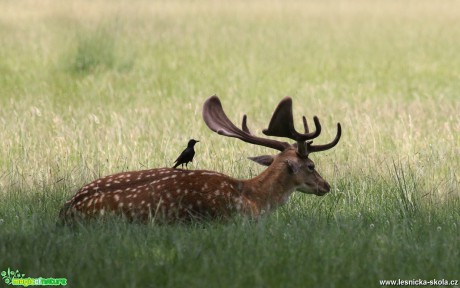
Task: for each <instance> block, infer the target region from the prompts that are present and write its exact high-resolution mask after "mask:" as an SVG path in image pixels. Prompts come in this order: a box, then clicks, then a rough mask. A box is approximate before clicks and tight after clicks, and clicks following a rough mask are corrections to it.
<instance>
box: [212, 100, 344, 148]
mask: <svg viewBox="0 0 460 288" xmlns="http://www.w3.org/2000/svg"><path fill="white" fill-rule="evenodd" d="M203 119H204V122H205V123H206V125H208V127H209V128H210V129H211V130H212V131H214V132H217V133H218V134H220V135H224V136H228V137H235V138H238V139H240V140H243V141H245V142H248V143H251V144H256V145H260V146H264V147H268V148H273V149H276V150H278V151H284V150H285V149H287V148H290V147H296V148H297V152H298V154H299V155H301V156H307V155H308V154H309V153H313V152H319V151H324V150H328V149H331V148H332V147H334V146H335V145H336V144H337V143H338V142H339V140H340V137H341V135H342V128H341V126H340V123H337V134H336V136H335V139H334V140H333V141H332V142H330V143H328V144H324V145H313V144H312V143H313V141H309V140H312V139H314V138H316V137H318V136H319V135H320V133H321V124H320V122H319V119H318V117H316V116H314V117H313V122H314V123H315V131H313V132H310V131H309V128H308V124H307V119H306V118H305V116H303V117H302V120H303V126H304V130H305V133H299V132H297V131H296V130H295V128H294V120H293V116H292V99H291V98H290V97H284V98H283V99H282V100H281V101H280V103H279V104H278V106H277V107H276V109H275V111H274V112H273V116H272V118H271V120H270V123H269V125H268V128H267V129H264V130H263V131H262V132H263V133H264V134H265V135H267V136H276V137H285V138H289V139H292V140H294V141H296V143H295V144H289V143H286V142H281V141H277V140H272V139H267V138H261V137H257V136H254V135H253V134H251V132H250V131H249V129H248V127H247V117H246V115H244V116H243V123H242V129H243V130H241V129H239V128H237V127H236V126H235V125H234V124H233V123H232V122H231V121H230V120H229V119H228V117H227V115H226V114H225V112H224V110H223V109H222V104H221V103H220V100H219V98H218V97H217V96H215V95H214V96H212V97H210V98H209V99H208V100H206V102H205V103H204V106H203ZM307 141H308V142H307Z"/></svg>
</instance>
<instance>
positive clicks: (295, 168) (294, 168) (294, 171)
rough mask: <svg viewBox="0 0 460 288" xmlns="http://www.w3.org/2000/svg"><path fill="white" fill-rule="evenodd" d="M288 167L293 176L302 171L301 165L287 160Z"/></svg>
mask: <svg viewBox="0 0 460 288" xmlns="http://www.w3.org/2000/svg"><path fill="white" fill-rule="evenodd" d="M286 166H287V168H288V170H289V173H291V174H297V173H298V172H299V170H300V165H299V163H297V162H294V161H291V160H286Z"/></svg>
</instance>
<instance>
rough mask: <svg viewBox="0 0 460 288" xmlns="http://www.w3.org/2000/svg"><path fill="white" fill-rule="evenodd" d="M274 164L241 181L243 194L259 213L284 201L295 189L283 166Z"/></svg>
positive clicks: (267, 210) (271, 208) (269, 209)
mask: <svg viewBox="0 0 460 288" xmlns="http://www.w3.org/2000/svg"><path fill="white" fill-rule="evenodd" d="M274 164H275V163H273V164H272V165H270V166H269V167H268V168H267V169H266V170H265V171H263V172H262V173H261V174H260V175H258V176H256V177H255V178H252V179H248V180H244V181H243V183H244V195H245V197H246V198H247V199H248V200H249V201H250V202H251V203H252V204H253V205H254V206H255V207H254V208H256V209H255V210H256V211H258V212H259V214H263V213H266V212H269V211H271V210H273V209H275V208H276V207H278V206H280V205H282V204H284V203H286V201H287V200H288V199H289V196H290V195H291V194H292V192H294V190H295V186H294V185H293V183H292V181H291V180H290V179H289V174H287V173H286V171H285V167H280V166H281V165H274ZM253 210H254V209H253Z"/></svg>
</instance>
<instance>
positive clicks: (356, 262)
mask: <svg viewBox="0 0 460 288" xmlns="http://www.w3.org/2000/svg"><path fill="white" fill-rule="evenodd" d="M459 8H460V7H459V4H458V2H456V1H447V0H442V1H438V2H436V3H434V2H431V1H404V2H396V1H392V2H389V1H383V0H382V1H380V0H375V1H358V0H356V1H351V2H350V1H340V0H334V1H323V2H319V1H318V2H316V1H303V2H302V1H288V2H262V1H249V2H245V1H238V2H228V3H226V2H222V1H217V2H215V1H204V0H203V1H202V0H199V1H193V2H182V1H155V2H153V3H150V2H149V1H136V2H128V1H115V2H110V3H109V2H106V1H102V0H98V1H91V2H88V1H77V0H75V1H70V2H68V1H67V2H65V3H64V2H63V3H58V2H53V1H42V2H37V3H36V2H33V1H22V2H17V1H4V2H1V3H0V139H1V142H0V255H1V256H0V272H1V271H3V270H5V269H7V268H8V267H10V268H12V269H19V270H20V271H21V272H22V273H25V274H26V276H28V277H66V278H67V279H68V280H69V286H70V287H108V286H113V287H144V286H145V287H183V286H186V287H189V286H190V287H203V286H206V287H375V286H378V283H379V282H378V280H379V279H398V278H400V279H408V280H410V279H419V278H420V279H427V280H430V279H449V280H450V279H459V275H460V268H459V267H460V262H459V259H460V252H459V240H460V239H459V235H460V233H459V227H458V226H459V225H460V223H459V222H460V221H459V220H460V212H459V211H460V197H459V196H460V195H459V190H460V185H459V182H460V178H459V177H460V175H459V173H458V171H460V157H459V155H460V150H459V149H460V148H459V147H460V146H459V143H460V136H459V135H460V114H459V113H458V111H460V100H459V99H460V96H459V91H460V69H459V67H460V58H459V57H458V51H460V40H459V39H460V25H457V23H458V19H459V17H460V9H459ZM213 94H217V95H219V96H220V97H221V99H222V102H223V105H224V109H225V110H226V111H227V113H228V115H229V116H230V118H231V119H232V120H234V121H235V122H236V123H239V122H240V121H241V118H242V115H243V114H245V113H247V114H248V118H249V119H248V125H249V127H250V128H251V129H252V130H253V131H255V132H256V133H258V134H261V130H262V128H265V127H266V126H267V124H268V122H267V121H268V120H269V118H270V115H271V112H272V111H273V109H274V108H275V105H276V104H277V103H278V101H279V100H280V99H281V98H282V97H283V96H285V95H290V96H292V97H293V99H294V113H295V117H296V121H298V122H296V124H297V125H298V126H299V127H300V123H301V118H300V116H301V115H303V114H305V115H306V116H307V118H308V119H311V117H312V116H313V115H318V116H319V117H320V119H321V120H322V124H323V131H324V132H323V134H324V135H321V137H320V139H318V141H317V142H318V143H319V142H321V141H323V142H326V141H329V140H330V139H331V138H332V137H333V135H334V133H335V123H336V122H338V121H340V122H341V124H342V126H343V130H344V135H343V138H342V140H341V142H340V143H339V145H338V146H337V147H335V148H334V149H333V150H330V151H328V152H324V153H319V154H315V155H312V158H313V160H314V161H315V162H316V164H317V167H318V170H319V171H320V173H321V174H322V175H323V177H324V178H325V179H327V180H328V181H329V182H330V183H331V184H332V187H333V189H332V191H331V193H329V194H328V195H326V196H324V197H321V198H320V197H316V196H309V195H303V194H301V193H296V194H295V195H294V197H293V198H292V199H291V201H290V202H289V203H288V204H287V205H285V206H284V207H282V208H280V209H278V210H277V211H276V212H275V213H273V214H271V215H268V216H266V217H264V218H263V219H262V220H261V221H259V222H257V223H255V222H249V221H247V220H245V219H239V218H236V219H232V220H231V221H229V222H228V223H212V222H211V223H201V224H200V223H195V224H193V225H190V226H186V225H177V226H176V225H173V226H161V225H154V224H149V225H139V224H132V223H125V222H123V221H121V220H120V219H109V220H107V221H101V222H97V221H96V222H94V223H91V224H90V225H87V226H81V227H76V228H69V227H57V226H56V225H55V223H56V220H57V214H58V211H59V209H60V208H61V206H62V205H63V203H64V202H65V201H66V200H67V199H68V198H69V197H71V195H72V194H74V193H75V192H76V190H77V189H78V188H79V187H81V186H82V185H83V184H85V183H87V182H89V181H91V180H93V179H95V178H97V177H99V176H103V175H107V174H111V173H115V172H119V171H127V170H137V169H144V168H153V167H163V166H171V164H172V160H174V159H175V157H177V155H178V153H180V151H182V149H183V148H184V147H185V145H186V143H187V141H188V139H190V138H195V139H199V140H200V141H201V142H200V143H199V144H198V145H197V146H196V150H197V155H196V158H195V159H196V160H195V161H196V162H194V165H193V167H194V168H200V169H210V170H216V171H220V172H223V173H226V174H228V175H232V176H234V177H237V178H249V177H252V176H254V175H256V174H258V173H259V172H260V171H262V169H263V168H262V167H260V166H257V165H256V164H253V163H250V161H249V160H246V157H248V156H254V155H259V154H266V153H273V151H270V150H269V149H265V148H261V147H255V146H251V145H249V144H246V143H242V142H241V141H238V140H236V139H230V138H225V137H221V136H218V135H217V134H215V133H213V132H211V131H210V130H209V129H208V128H207V127H206V126H205V124H204V122H203V120H202V119H201V105H202V104H203V102H204V100H205V99H206V98H207V97H209V96H210V95H213ZM315 143H316V142H315ZM2 283H3V282H2ZM0 286H1V287H3V286H2V285H0Z"/></svg>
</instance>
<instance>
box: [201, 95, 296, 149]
mask: <svg viewBox="0 0 460 288" xmlns="http://www.w3.org/2000/svg"><path fill="white" fill-rule="evenodd" d="M203 119H204V122H205V123H206V125H207V126H208V127H209V129H211V130H212V131H214V132H217V133H218V134H220V135H224V136H228V137H234V138H238V139H240V140H243V141H245V142H248V143H251V144H255V145H260V146H265V147H269V148H273V149H276V150H279V151H284V150H285V149H286V148H288V147H291V145H290V144H289V143H286V142H280V141H276V140H272V139H266V138H260V137H256V136H253V135H251V134H250V132H249V129H248V127H247V125H246V115H245V116H243V123H242V128H243V130H241V129H239V128H237V127H236V126H235V125H234V124H233V123H232V122H231V121H230V120H229V119H228V117H227V115H226V114H225V112H224V110H223V108H222V103H221V102H220V100H219V98H218V97H217V96H216V95H214V96H211V97H209V98H208V99H207V100H206V101H205V102H204V105H203Z"/></svg>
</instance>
